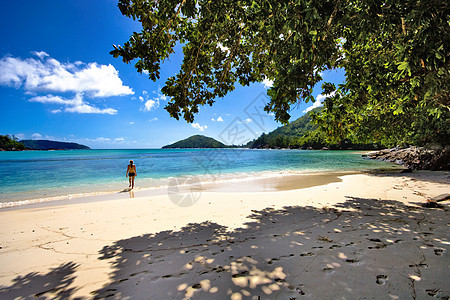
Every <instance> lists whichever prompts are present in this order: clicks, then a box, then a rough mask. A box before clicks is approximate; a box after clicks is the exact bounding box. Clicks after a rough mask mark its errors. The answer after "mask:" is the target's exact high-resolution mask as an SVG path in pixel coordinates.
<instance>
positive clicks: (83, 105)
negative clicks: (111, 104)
mask: <svg viewBox="0 0 450 300" xmlns="http://www.w3.org/2000/svg"><path fill="white" fill-rule="evenodd" d="M29 101H30V102H39V103H43V104H59V105H63V106H65V109H64V111H65V112H71V113H82V114H109V115H115V114H117V110H115V109H112V108H105V109H100V108H97V107H94V106H92V105H90V104H89V103H87V102H85V101H84V99H83V95H82V94H76V95H75V97H74V98H72V99H65V98H62V97H60V96H54V95H45V96H36V97H33V98H31V99H30V100H29ZM61 111H62V110H61V109H55V110H52V111H51V112H52V113H59V112H61Z"/></svg>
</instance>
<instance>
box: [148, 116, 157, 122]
mask: <svg viewBox="0 0 450 300" xmlns="http://www.w3.org/2000/svg"><path fill="white" fill-rule="evenodd" d="M148 121H149V122H153V121H158V118H157V117H154V118H153V119H150V120H148Z"/></svg>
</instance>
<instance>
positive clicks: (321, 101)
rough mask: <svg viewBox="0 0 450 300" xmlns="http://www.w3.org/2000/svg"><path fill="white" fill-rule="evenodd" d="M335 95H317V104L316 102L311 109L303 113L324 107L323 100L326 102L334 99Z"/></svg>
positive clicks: (308, 108) (333, 93)
mask: <svg viewBox="0 0 450 300" xmlns="http://www.w3.org/2000/svg"><path fill="white" fill-rule="evenodd" d="M334 95H335V92H332V93H330V94H327V95H322V94H319V95H317V97H316V102H314V103H313V105H311V106H310V107H307V108H306V109H305V110H304V111H303V112H304V113H307V112H309V111H311V110H313V109H314V108H316V107H320V106H322V105H323V100H325V98H327V97H332V96H334Z"/></svg>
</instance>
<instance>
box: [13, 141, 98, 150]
mask: <svg viewBox="0 0 450 300" xmlns="http://www.w3.org/2000/svg"><path fill="white" fill-rule="evenodd" d="M19 142H20V143H22V144H24V145H25V147H26V148H27V149H29V150H82V149H91V148H89V147H88V146H85V145H81V144H77V143H70V142H56V141H49V140H21V141H19Z"/></svg>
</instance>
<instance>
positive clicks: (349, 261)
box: [345, 259, 359, 264]
mask: <svg viewBox="0 0 450 300" xmlns="http://www.w3.org/2000/svg"><path fill="white" fill-rule="evenodd" d="M345 261H346V262H348V263H351V264H356V263H359V259H346V260H345Z"/></svg>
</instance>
